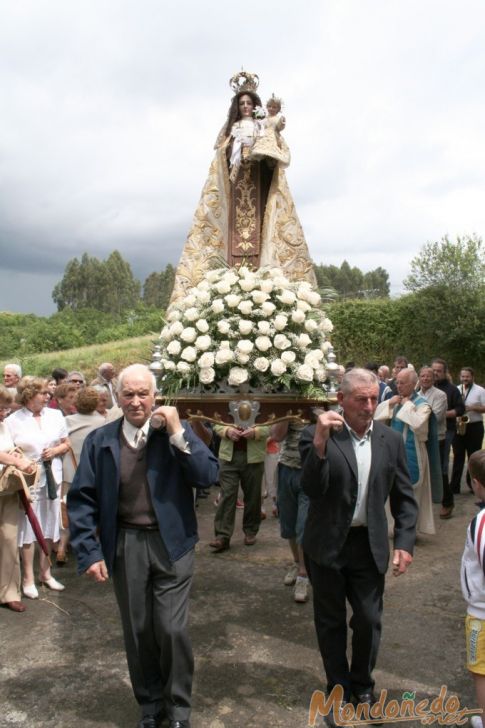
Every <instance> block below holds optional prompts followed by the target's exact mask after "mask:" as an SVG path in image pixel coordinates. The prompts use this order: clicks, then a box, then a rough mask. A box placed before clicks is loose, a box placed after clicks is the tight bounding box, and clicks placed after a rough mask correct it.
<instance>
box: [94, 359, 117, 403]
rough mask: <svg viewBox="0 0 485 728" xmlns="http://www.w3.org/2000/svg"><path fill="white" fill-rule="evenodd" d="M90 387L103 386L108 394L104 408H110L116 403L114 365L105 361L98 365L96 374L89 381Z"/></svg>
mask: <svg viewBox="0 0 485 728" xmlns="http://www.w3.org/2000/svg"><path fill="white" fill-rule="evenodd" d="M91 386H92V387H103V389H105V390H106V393H107V395H108V400H107V403H106V409H111V408H112V407H113V406H114V405H116V404H118V399H117V396H116V388H117V386H118V382H117V380H116V370H115V368H114V366H113V365H112V364H111V363H110V362H109V361H105V362H103V363H102V364H100V365H99V367H98V376H97V377H96V379H93V381H92V382H91Z"/></svg>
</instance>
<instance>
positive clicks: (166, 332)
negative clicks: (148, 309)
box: [160, 326, 183, 341]
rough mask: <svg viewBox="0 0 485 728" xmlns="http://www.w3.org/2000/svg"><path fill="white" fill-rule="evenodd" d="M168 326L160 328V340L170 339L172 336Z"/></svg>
mask: <svg viewBox="0 0 485 728" xmlns="http://www.w3.org/2000/svg"><path fill="white" fill-rule="evenodd" d="M170 328H171V327H170V326H164V327H163V329H162V330H161V332H160V338H161V339H162V341H170V339H172V338H173V337H172V333H171V331H170ZM182 328H183V326H182Z"/></svg>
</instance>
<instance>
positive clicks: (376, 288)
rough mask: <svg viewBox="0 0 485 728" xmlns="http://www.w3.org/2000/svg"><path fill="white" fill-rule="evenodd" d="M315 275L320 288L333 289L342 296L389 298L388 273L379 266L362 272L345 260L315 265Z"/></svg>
mask: <svg viewBox="0 0 485 728" xmlns="http://www.w3.org/2000/svg"><path fill="white" fill-rule="evenodd" d="M314 267H315V275H316V277H317V282H318V287H319V288H320V289H322V288H323V289H334V290H335V291H336V292H337V293H338V294H339V296H341V297H343V298H365V299H368V298H389V290H390V286H389V274H388V272H387V271H386V270H384V268H381V267H380V266H379V267H378V268H376V269H375V270H371V271H368V272H367V273H363V272H362V271H361V270H360V268H357V267H355V266H354V267H353V268H351V267H350V265H349V264H348V263H347V261H346V260H344V262H343V263H342V265H341V266H340V268H338V267H337V266H336V265H316V266H314Z"/></svg>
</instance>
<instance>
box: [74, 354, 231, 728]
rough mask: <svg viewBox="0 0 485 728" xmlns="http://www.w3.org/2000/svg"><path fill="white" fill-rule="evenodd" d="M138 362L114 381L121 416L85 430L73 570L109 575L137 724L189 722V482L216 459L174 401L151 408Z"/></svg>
mask: <svg viewBox="0 0 485 728" xmlns="http://www.w3.org/2000/svg"><path fill="white" fill-rule="evenodd" d="M155 391H156V382H155V378H154V376H153V375H152V373H151V372H150V370H149V369H148V367H146V366H145V365H143V364H133V365H131V366H129V367H127V368H126V369H124V370H123V371H122V372H121V374H120V378H119V382H118V399H119V403H120V407H121V409H122V412H123V417H121V418H119V419H117V420H115V421H114V422H110V423H109V424H107V425H104V426H103V427H99V428H98V429H96V430H94V431H93V432H91V433H90V434H89V435H88V436H87V438H86V440H85V442H84V447H83V450H82V453H81V459H80V462H79V467H78V469H77V471H76V475H75V476H74V480H73V483H72V486H71V489H70V491H69V494H68V509H69V521H70V530H71V544H72V546H73V548H74V550H75V552H76V556H77V559H78V569H79V572H80V573H86V574H87V575H88V576H89V577H90V578H92V579H93V580H94V581H96V582H104V581H106V580H107V579H108V577H109V576H111V577H112V578H113V584H114V589H115V594H116V599H117V602H118V607H119V610H120V614H121V621H122V625H123V633H124V638H125V649H126V655H127V659H128V667H129V672H130V678H131V684H132V687H133V692H134V694H135V698H136V700H137V701H138V704H139V705H140V708H141V720H140V722H139V723H138V728H159V726H160V725H161V723H162V720H163V719H164V717H165V716H167V717H168V719H169V728H189V725H190V723H189V716H190V706H191V689H192V675H193V657H192V648H191V643H190V638H189V635H188V632H187V619H188V602H189V592H190V585H191V581H192V573H193V563H194V547H195V544H196V542H197V521H196V517H195V511H194V498H193V491H192V487H196V488H207V487H209V486H210V485H211V484H212V483H213V482H215V481H216V480H217V459H216V458H215V457H214V455H212V453H211V452H210V450H209V449H208V448H207V447H206V446H205V445H204V444H203V442H202V441H201V440H200V438H198V437H197V436H196V435H195V434H194V433H193V432H192V429H191V428H190V426H189V425H188V424H187V423H182V422H181V421H180V419H179V415H178V412H177V410H176V408H175V407H166V406H164V407H159V408H158V409H156V410H155V412H156V413H157V414H159V415H160V416H161V418H162V421H163V423H164V426H163V427H162V428H156V429H153V428H152V427H151V425H150V418H151V415H152V409H153V406H154V404H155Z"/></svg>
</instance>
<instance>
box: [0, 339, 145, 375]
mask: <svg viewBox="0 0 485 728" xmlns="http://www.w3.org/2000/svg"><path fill="white" fill-rule="evenodd" d="M155 343H157V336H156V335H155V334H149V335H147V336H139V337H136V338H133V339H122V340H120V341H110V342H109V343H107V344H93V345H91V346H82V347H79V348H77V349H66V350H64V351H52V352H49V353H43V354H31V355H29V356H25V357H23V358H17V359H15V358H11V359H9V360H2V361H0V371H2V372H3V367H4V366H5V364H10V363H17V364H20V365H21V366H22V372H23V373H24V374H36V375H39V376H50V373H51V372H52V370H53V369H55V368H56V367H64V369H67V370H68V371H72V370H73V369H78V370H79V371H81V372H83V374H84V375H85V377H86V380H87V381H90V380H91V379H94V377H95V376H96V374H97V368H98V366H99V365H100V364H101V363H102V362H105V361H109V362H111V363H112V364H113V365H114V366H115V368H116V370H117V371H119V370H120V369H122V368H123V367H124V366H127V365H128V364H133V363H134V362H142V363H144V364H149V363H150V361H151V358H152V351H153V346H154V344H155Z"/></svg>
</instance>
